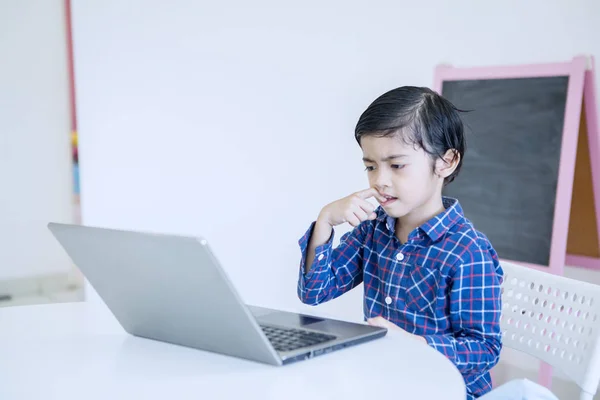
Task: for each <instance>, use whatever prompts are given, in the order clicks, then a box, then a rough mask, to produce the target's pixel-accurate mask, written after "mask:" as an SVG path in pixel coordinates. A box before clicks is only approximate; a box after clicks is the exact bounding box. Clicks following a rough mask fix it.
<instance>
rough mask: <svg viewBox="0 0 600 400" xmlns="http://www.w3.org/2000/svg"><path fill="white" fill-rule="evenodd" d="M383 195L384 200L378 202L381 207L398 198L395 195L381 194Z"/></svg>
mask: <svg viewBox="0 0 600 400" xmlns="http://www.w3.org/2000/svg"><path fill="white" fill-rule="evenodd" d="M383 197H385V201H383V202H382V201H380V202H379V204H381V206H382V207H386V206H388V205H390V204H392V203H393V202H395V201H396V200H398V198H397V197H393V196H388V195H383Z"/></svg>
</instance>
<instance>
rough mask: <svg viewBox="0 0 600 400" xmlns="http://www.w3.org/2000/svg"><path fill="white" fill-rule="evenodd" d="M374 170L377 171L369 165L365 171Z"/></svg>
mask: <svg viewBox="0 0 600 400" xmlns="http://www.w3.org/2000/svg"><path fill="white" fill-rule="evenodd" d="M374 169H375V167H372V166H370V165H367V166H366V167H365V171H369V172H371V171H373V170H374Z"/></svg>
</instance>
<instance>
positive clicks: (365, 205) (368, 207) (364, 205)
mask: <svg viewBox="0 0 600 400" xmlns="http://www.w3.org/2000/svg"><path fill="white" fill-rule="evenodd" d="M358 206H359V207H360V208H361V209H362V210H363V211H364V212H365V213H367V215H370V214H371V213H372V212H373V211H375V206H374V205H373V204H371V203H369V202H368V201H366V200H363V199H359V203H358Z"/></svg>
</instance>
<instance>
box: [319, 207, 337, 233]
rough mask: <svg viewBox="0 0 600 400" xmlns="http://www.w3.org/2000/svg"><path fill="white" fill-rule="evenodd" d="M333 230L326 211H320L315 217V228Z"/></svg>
mask: <svg viewBox="0 0 600 400" xmlns="http://www.w3.org/2000/svg"><path fill="white" fill-rule="evenodd" d="M317 227H319V228H321V229H323V228H333V224H332V223H331V221H330V220H329V213H328V212H327V210H326V209H323V210H321V212H320V213H319V216H318V217H317V221H316V223H315V228H317Z"/></svg>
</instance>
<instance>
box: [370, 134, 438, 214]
mask: <svg viewBox="0 0 600 400" xmlns="http://www.w3.org/2000/svg"><path fill="white" fill-rule="evenodd" d="M361 148H362V151H363V161H364V163H365V167H366V170H367V174H368V177H369V184H370V186H372V187H374V188H376V189H377V190H378V191H379V192H380V193H381V194H382V195H385V196H390V197H391V199H390V200H388V201H386V202H384V203H381V202H380V204H381V205H382V207H383V208H384V209H385V211H386V213H387V214H388V215H389V216H391V217H394V218H403V217H411V216H414V217H415V218H417V219H418V218H419V217H420V214H423V216H424V217H425V218H426V219H429V218H430V217H432V215H425V214H427V213H429V212H434V211H435V212H436V213H437V212H438V211H439V210H437V209H436V210H433V208H439V204H440V201H441V192H442V187H443V177H440V176H436V174H434V171H433V165H434V161H433V160H432V158H431V156H429V155H428V154H427V153H425V151H424V150H423V149H422V148H418V147H417V146H414V145H412V144H405V143H403V141H402V140H401V139H399V138H397V137H394V136H388V137H374V136H366V137H363V138H362V139H361ZM430 209H431V210H430Z"/></svg>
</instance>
